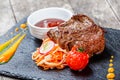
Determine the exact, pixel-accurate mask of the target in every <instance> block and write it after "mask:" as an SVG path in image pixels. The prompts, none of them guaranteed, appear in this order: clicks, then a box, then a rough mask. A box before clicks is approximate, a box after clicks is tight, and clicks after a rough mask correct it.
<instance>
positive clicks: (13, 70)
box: [0, 17, 120, 80]
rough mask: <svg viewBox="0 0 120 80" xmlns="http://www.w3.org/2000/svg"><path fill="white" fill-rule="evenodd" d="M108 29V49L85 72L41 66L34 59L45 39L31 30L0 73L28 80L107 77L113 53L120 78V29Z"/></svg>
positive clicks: (100, 79)
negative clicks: (34, 52) (46, 69)
mask: <svg viewBox="0 0 120 80" xmlns="http://www.w3.org/2000/svg"><path fill="white" fill-rule="evenodd" d="M26 19H27V17H26V18H24V19H23V20H21V21H20V22H19V23H17V24H16V25H15V26H14V27H13V28H12V29H10V30H9V31H8V32H7V33H6V34H5V35H3V36H1V37H0V43H3V42H5V41H6V40H8V39H10V38H12V37H13V36H14V35H16V34H17V33H13V35H11V34H10V33H11V32H14V30H15V28H16V27H18V26H19V25H20V24H21V23H25V22H26ZM105 30H106V31H107V33H106V34H105V37H106V48H105V50H104V52H103V53H102V54H100V55H96V56H94V57H92V58H91V60H90V63H89V65H88V66H87V67H86V68H85V69H84V70H83V71H82V72H75V71H72V70H70V69H69V68H65V69H63V70H48V71H43V70H41V69H39V68H38V67H37V66H36V65H35V63H34V62H33V61H32V59H31V53H32V52H33V51H35V50H36V48H37V47H39V46H40V44H41V42H42V41H41V40H39V39H36V38H34V37H32V36H31V35H30V33H29V31H28V32H27V36H26V37H25V39H24V40H23V41H22V43H21V44H20V46H19V48H18V49H17V51H16V53H15V55H14V56H13V58H12V59H11V60H10V61H9V62H8V63H6V64H4V65H0V74H1V75H4V76H9V77H14V78H18V79H28V80H106V74H107V68H108V64H109V59H110V56H111V55H114V56H115V58H114V68H115V74H116V78H115V80H120V31H119V30H115V29H109V28H105ZM6 35H9V37H6Z"/></svg>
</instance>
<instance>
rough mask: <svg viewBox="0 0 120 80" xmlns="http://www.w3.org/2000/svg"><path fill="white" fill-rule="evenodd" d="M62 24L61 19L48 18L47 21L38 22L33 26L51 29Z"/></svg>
mask: <svg viewBox="0 0 120 80" xmlns="http://www.w3.org/2000/svg"><path fill="white" fill-rule="evenodd" d="M63 22H64V20H62V19H57V18H48V19H44V20H41V21H39V22H38V23H36V24H35V26H37V27H41V28H51V27H56V26H58V25H60V24H61V23H63Z"/></svg>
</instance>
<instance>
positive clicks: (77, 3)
mask: <svg viewBox="0 0 120 80" xmlns="http://www.w3.org/2000/svg"><path fill="white" fill-rule="evenodd" d="M45 7H64V8H67V9H69V10H71V11H73V12H74V13H75V14H78V13H82V14H86V15H88V16H89V17H91V18H92V19H93V20H94V21H95V22H96V23H97V24H99V25H100V26H102V27H107V28H114V29H120V9H119V8H120V0H0V36H1V35H3V34H4V33H5V32H7V31H8V30H9V29H10V28H11V27H12V26H14V25H15V24H16V23H17V22H19V21H20V20H21V19H22V18H24V17H25V16H28V15H29V14H30V13H32V12H34V11H36V10H38V9H41V8H45ZM0 80H16V79H13V78H8V77H3V76H0Z"/></svg>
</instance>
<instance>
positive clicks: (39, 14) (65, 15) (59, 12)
mask: <svg viewBox="0 0 120 80" xmlns="http://www.w3.org/2000/svg"><path fill="white" fill-rule="evenodd" d="M72 15H73V13H72V12H71V11H69V10H67V9H64V8H58V7H51V8H44V9H40V10H38V11H35V12H33V13H32V14H31V15H30V16H29V17H28V19H27V24H28V26H29V30H30V33H31V35H32V36H34V37H36V38H38V39H43V38H45V37H46V33H47V32H48V31H49V30H50V29H54V28H55V27H52V28H40V27H37V26H35V24H36V23H37V22H39V21H41V20H44V19H48V18H58V19H62V20H64V21H67V20H69V19H70V18H71V17H72Z"/></svg>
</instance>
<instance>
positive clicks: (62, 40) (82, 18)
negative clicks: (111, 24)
mask: <svg viewBox="0 0 120 80" xmlns="http://www.w3.org/2000/svg"><path fill="white" fill-rule="evenodd" d="M47 35H48V37H49V38H50V39H52V40H53V41H54V42H55V43H58V44H59V46H60V47H61V48H63V49H66V50H67V51H70V50H71V48H72V47H73V46H74V45H78V46H79V47H80V48H83V49H84V50H85V51H86V52H87V53H88V54H89V56H90V57H91V56H92V55H93V54H94V53H101V52H102V51H103V50H104V47H105V38H104V31H103V29H102V28H101V27H100V26H98V25H96V24H95V23H94V22H93V20H92V19H90V18H89V17H88V16H86V15H82V14H78V15H74V16H73V17H72V18H71V19H70V20H69V21H67V22H65V23H63V24H61V25H60V26H59V27H58V30H50V31H48V33H47Z"/></svg>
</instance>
